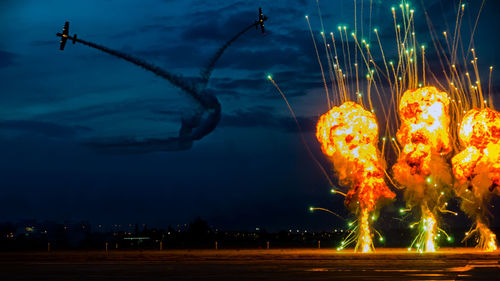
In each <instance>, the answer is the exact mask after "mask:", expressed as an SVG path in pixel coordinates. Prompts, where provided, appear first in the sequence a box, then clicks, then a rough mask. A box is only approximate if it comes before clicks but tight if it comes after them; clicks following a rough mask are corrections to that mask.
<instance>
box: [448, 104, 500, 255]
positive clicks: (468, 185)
mask: <svg viewBox="0 0 500 281" xmlns="http://www.w3.org/2000/svg"><path fill="white" fill-rule="evenodd" d="M458 136H459V138H460V143H461V144H462V145H463V146H464V147H465V149H464V150H462V152H460V153H459V154H457V155H455V156H454V157H453V159H452V164H453V173H454V175H455V178H456V179H457V185H456V191H457V194H458V195H459V196H460V197H461V198H462V199H463V200H462V205H461V207H462V209H463V210H464V211H465V212H466V213H467V215H469V216H470V217H471V218H473V219H474V220H475V226H476V227H475V229H474V230H471V231H469V232H467V235H466V237H465V238H466V239H467V238H469V237H470V236H472V235H473V234H477V235H478V237H479V238H478V239H477V242H478V244H477V246H478V247H479V248H482V249H484V250H487V251H493V250H496V249H497V246H496V236H495V234H494V233H493V232H492V231H491V230H490V229H489V227H488V213H487V209H488V208H487V207H486V205H487V204H488V203H489V201H490V199H491V195H492V194H493V192H496V193H497V194H498V193H499V188H498V187H499V186H500V113H499V112H498V111H495V110H493V109H490V108H484V109H472V110H470V111H469V112H467V114H466V115H465V116H464V119H463V121H462V124H461V125H460V129H459V132H458Z"/></svg>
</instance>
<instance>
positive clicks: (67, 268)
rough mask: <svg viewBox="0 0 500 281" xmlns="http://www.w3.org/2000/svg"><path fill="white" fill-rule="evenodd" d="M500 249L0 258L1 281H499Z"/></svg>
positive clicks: (12, 255)
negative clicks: (492, 250)
mask: <svg viewBox="0 0 500 281" xmlns="http://www.w3.org/2000/svg"><path fill="white" fill-rule="evenodd" d="M499 258H500V252H499V251H496V252H493V253H483V252H478V251H476V250H473V249H465V248H454V249H441V250H439V251H438V252H436V253H428V254H418V253H415V252H408V251H407V250H406V249H379V250H377V252H376V253H370V254H359V253H358V254H356V253H353V252H352V251H343V252H337V251H335V250H333V249H321V250H320V249H315V250H302V249H286V250H273V249H270V250H217V251H215V250H164V251H120V250H115V251H110V252H109V253H108V255H107V254H106V252H104V251H88V252H86V251H61V252H57V251H53V252H50V253H41V252H22V253H0V280H500V264H499Z"/></svg>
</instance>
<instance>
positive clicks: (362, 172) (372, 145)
mask: <svg viewBox="0 0 500 281" xmlns="http://www.w3.org/2000/svg"><path fill="white" fill-rule="evenodd" d="M316 137H317V138H318V140H319V142H320V143H321V148H322V150H323V152H324V153H325V154H326V155H327V156H329V157H330V159H331V160H332V162H333V165H334V168H335V171H336V172H337V174H338V177H339V180H340V182H341V183H342V184H343V185H348V186H350V187H351V188H350V190H349V192H348V193H347V196H346V199H345V204H346V205H347V206H348V207H349V208H350V209H351V210H352V211H354V212H355V213H356V214H357V216H358V218H359V223H358V225H359V227H356V229H357V231H356V233H357V234H356V237H357V239H356V240H357V243H356V247H355V250H357V249H358V248H360V249H361V251H362V252H370V251H371V250H372V248H373V243H372V238H371V230H370V221H369V213H370V212H372V211H374V210H375V207H376V204H377V203H378V202H379V201H380V200H381V199H392V198H394V197H395V194H394V193H393V192H392V191H391V190H390V189H389V188H388V187H387V185H386V184H385V181H384V166H383V165H384V162H383V160H382V159H380V151H379V150H378V148H377V143H378V125H377V121H376V119H375V115H374V114H373V113H371V112H369V111H367V110H365V109H364V108H363V107H362V106H361V105H359V104H357V103H354V102H345V103H344V104H342V105H341V106H339V107H334V108H332V109H331V110H330V111H328V112H327V113H325V114H323V115H322V116H321V117H320V119H319V121H318V124H317V131H316Z"/></svg>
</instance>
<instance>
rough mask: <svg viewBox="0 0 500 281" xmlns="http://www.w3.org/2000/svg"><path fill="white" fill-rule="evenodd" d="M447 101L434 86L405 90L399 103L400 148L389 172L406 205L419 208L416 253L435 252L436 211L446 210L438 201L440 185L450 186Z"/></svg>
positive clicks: (441, 190) (441, 187) (439, 200)
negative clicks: (399, 186)
mask: <svg viewBox="0 0 500 281" xmlns="http://www.w3.org/2000/svg"><path fill="white" fill-rule="evenodd" d="M449 104H450V100H449V98H448V95H447V94H446V93H444V92H440V91H439V90H437V89H436V88H435V87H423V88H419V89H415V90H408V91H406V92H405V93H404V94H403V96H402V98H401V100H400V103H399V117H400V119H401V126H400V128H399V130H398V132H397V140H398V142H399V143H400V144H401V145H402V149H401V152H400V154H399V158H398V161H397V163H396V164H395V165H394V167H393V172H394V179H395V180H396V181H397V182H398V183H400V184H401V185H403V186H404V187H405V188H406V190H405V197H406V201H407V205H408V208H409V209H412V208H413V207H418V208H419V210H417V211H420V214H421V221H420V223H418V224H420V233H419V235H417V237H416V238H415V240H414V241H413V243H412V246H413V245H415V246H416V247H417V250H418V251H420V252H422V251H426V252H433V251H435V245H434V240H435V239H437V231H438V230H441V229H439V227H438V226H437V221H436V218H437V217H438V211H441V212H445V211H447V210H444V206H445V205H446V203H443V202H442V201H443V196H444V195H445V190H444V188H445V187H446V186H450V185H451V176H450V174H451V172H450V171H449V168H448V164H446V161H445V159H444V157H443V156H445V155H446V154H447V153H449V152H450V151H451V150H452V148H451V141H450V134H449V124H450V117H449V114H448V112H449ZM447 212H449V211H447ZM413 226H414V225H412V226H411V227H413ZM443 232H444V231H443ZM445 234H446V233H445ZM412 246H410V249H411V247H412Z"/></svg>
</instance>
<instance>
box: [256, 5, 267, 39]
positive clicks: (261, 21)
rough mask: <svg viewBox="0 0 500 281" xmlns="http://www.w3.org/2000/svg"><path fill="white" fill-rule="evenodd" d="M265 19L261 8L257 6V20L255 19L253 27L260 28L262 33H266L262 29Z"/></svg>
mask: <svg viewBox="0 0 500 281" xmlns="http://www.w3.org/2000/svg"><path fill="white" fill-rule="evenodd" d="M266 20H267V17H266V16H264V14H263V13H262V8H260V7H259V20H256V21H255V29H257V28H259V26H260V29H261V30H262V34H266V30H265V29H264V22H265V21H266Z"/></svg>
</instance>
